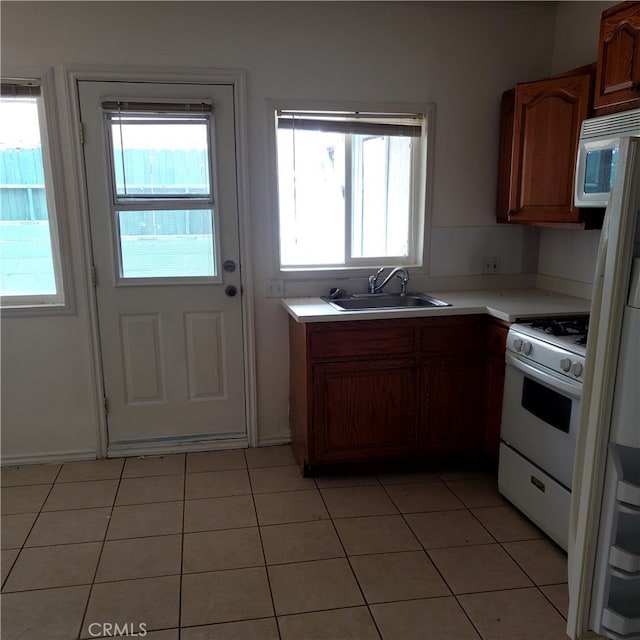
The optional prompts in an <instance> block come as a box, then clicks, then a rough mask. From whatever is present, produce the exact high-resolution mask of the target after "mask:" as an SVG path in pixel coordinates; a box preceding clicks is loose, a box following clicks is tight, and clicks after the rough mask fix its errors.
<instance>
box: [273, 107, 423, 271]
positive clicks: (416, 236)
mask: <svg viewBox="0 0 640 640" xmlns="http://www.w3.org/2000/svg"><path fill="white" fill-rule="evenodd" d="M281 110H282V111H312V112H322V113H324V112H331V111H339V112H364V113H390V114H402V113H405V114H406V113H420V114H422V115H423V116H424V125H423V135H422V138H421V144H419V145H415V146H416V147H417V148H414V150H413V152H412V153H413V160H412V162H413V163H416V164H417V166H416V167H415V169H414V173H413V175H414V176H418V179H415V180H412V194H411V198H412V200H413V203H414V204H413V206H412V211H411V212H410V223H409V237H408V241H409V255H408V256H406V257H397V256H396V257H394V256H391V257H385V258H381V257H364V258H360V257H358V258H354V257H351V256H350V253H351V229H352V227H353V206H352V204H349V205H348V209H347V215H348V217H349V219H350V220H349V223H348V224H346V221H345V225H346V228H348V230H349V231H348V233H346V234H345V249H348V251H347V253H346V255H347V256H349V257H347V258H346V260H345V262H344V263H343V264H328V265H315V266H314V265H282V261H281V246H280V241H281V239H280V210H279V193H278V145H277V126H278V112H279V111H281ZM434 130H435V104H433V103H372V102H367V103H359V102H358V103H353V102H348V103H347V102H327V101H316V100H314V101H310V100H267V134H268V145H269V151H270V162H269V169H270V177H271V179H270V185H269V186H270V191H271V194H270V202H271V203H272V220H273V272H274V273H275V274H277V275H278V277H279V278H282V279H284V280H295V279H301V278H304V279H311V280H320V279H328V278H333V277H340V278H344V277H360V276H365V275H368V274H370V273H371V270H372V269H374V268H377V267H383V266H404V267H409V268H411V269H412V271H413V272H414V273H416V274H417V275H427V265H428V259H427V258H428V256H427V247H428V246H429V230H430V226H431V225H430V218H431V201H432V188H431V185H432V174H433V168H432V167H433V152H434ZM345 186H346V185H345ZM346 199H349V201H351V194H350V193H348V187H347V188H346V192H345V200H346Z"/></svg>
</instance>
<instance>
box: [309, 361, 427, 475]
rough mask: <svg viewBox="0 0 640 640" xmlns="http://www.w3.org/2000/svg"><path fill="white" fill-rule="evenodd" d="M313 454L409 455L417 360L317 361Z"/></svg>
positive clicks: (345, 457)
mask: <svg viewBox="0 0 640 640" xmlns="http://www.w3.org/2000/svg"><path fill="white" fill-rule="evenodd" d="M313 398H314V402H313V426H314V428H313V432H312V434H311V438H312V443H311V445H312V447H311V448H312V451H313V452H314V458H315V459H316V460H321V461H322V462H323V463H341V462H349V461H351V460H352V459H353V458H354V457H357V458H358V460H360V461H364V460H376V459H380V458H381V457H382V458H385V459H393V458H406V457H408V456H411V455H412V454H414V453H415V449H416V416H415V408H416V384H415V373H414V366H413V361H412V360H403V359H400V360H388V359H386V358H385V359H382V360H361V361H359V362H336V363H327V364H317V365H315V366H314V367H313Z"/></svg>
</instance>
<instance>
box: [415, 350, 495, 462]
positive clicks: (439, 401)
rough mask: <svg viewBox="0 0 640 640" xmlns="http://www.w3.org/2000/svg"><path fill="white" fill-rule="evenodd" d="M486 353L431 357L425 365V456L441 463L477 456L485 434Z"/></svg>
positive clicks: (422, 403) (423, 379)
mask: <svg viewBox="0 0 640 640" xmlns="http://www.w3.org/2000/svg"><path fill="white" fill-rule="evenodd" d="M484 375H485V358H484V356H483V355H477V354H476V355H470V356H467V357H466V358H465V357H463V358H460V357H457V358H452V357H449V358H430V359H429V360H427V361H426V362H425V363H424V365H423V367H422V376H421V377H422V384H421V385H420V386H421V389H422V402H421V405H422V413H423V419H422V424H421V427H422V429H421V437H422V442H423V446H422V447H421V448H422V450H423V451H424V455H425V456H426V457H429V458H431V459H433V460H434V461H436V460H437V461H438V462H443V463H444V462H447V463H450V462H456V461H461V460H462V458H465V459H468V458H469V457H473V456H477V455H478V454H479V453H480V451H481V448H482V440H483V433H484Z"/></svg>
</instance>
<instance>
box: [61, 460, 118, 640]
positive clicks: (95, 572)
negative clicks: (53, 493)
mask: <svg viewBox="0 0 640 640" xmlns="http://www.w3.org/2000/svg"><path fill="white" fill-rule="evenodd" d="M106 459H107V458H105V460H106ZM126 461H127V459H126V458H124V459H123V462H122V468H121V469H120V475H119V477H118V484H117V485H116V490H115V491H114V493H113V501H112V503H111V508H110V510H109V515H108V517H107V520H108V522H107V526H106V527H105V529H104V535H103V537H102V544H101V546H100V553H99V554H98V561H97V562H96V568H95V571H94V572H93V580H92V581H91V584H90V585H89V593H88V595H87V602H86V604H85V606H84V612H83V614H82V619H81V620H80V629H79V630H78V634H77V638H82V635H83V634H82V630H83V629H84V623H85V620H86V617H87V613H88V612H89V603H90V602H91V595H92V594H93V587H94V585H95V582H96V577H97V575H98V569H99V567H100V561H101V560H102V553H103V551H104V546H105V544H106V541H107V532H108V531H109V527H110V526H111V518H112V517H113V510H114V509H115V504H116V499H117V497H118V491H120V482H121V480H122V474H123V473H124V467H125V464H126ZM61 484H65V483H61Z"/></svg>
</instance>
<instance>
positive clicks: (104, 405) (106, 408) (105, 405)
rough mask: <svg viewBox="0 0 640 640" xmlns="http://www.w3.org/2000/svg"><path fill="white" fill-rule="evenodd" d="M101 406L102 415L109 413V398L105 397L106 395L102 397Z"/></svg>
mask: <svg viewBox="0 0 640 640" xmlns="http://www.w3.org/2000/svg"><path fill="white" fill-rule="evenodd" d="M102 408H103V409H104V415H105V416H106V415H108V414H109V400H108V399H107V396H104V397H103V398H102Z"/></svg>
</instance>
